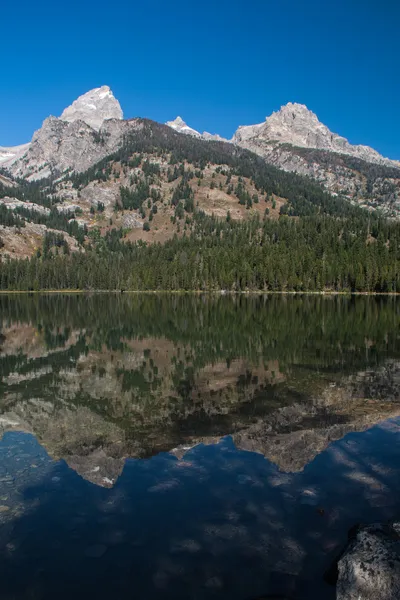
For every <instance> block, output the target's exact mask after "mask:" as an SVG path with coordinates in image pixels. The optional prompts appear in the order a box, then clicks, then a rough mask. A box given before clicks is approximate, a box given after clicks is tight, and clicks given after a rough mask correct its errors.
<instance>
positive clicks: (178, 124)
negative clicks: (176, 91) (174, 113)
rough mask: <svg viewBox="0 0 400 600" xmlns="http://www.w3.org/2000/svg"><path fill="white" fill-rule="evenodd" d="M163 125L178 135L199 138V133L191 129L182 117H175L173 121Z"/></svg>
mask: <svg viewBox="0 0 400 600" xmlns="http://www.w3.org/2000/svg"><path fill="white" fill-rule="evenodd" d="M165 124H166V125H168V127H172V129H175V131H177V132H178V133H185V134H187V135H193V136H194V137H201V133H199V132H198V131H196V130H195V129H192V127H189V125H187V124H186V123H185V121H184V120H183V119H182V117H176V119H175V120H174V121H167V122H166V123H165Z"/></svg>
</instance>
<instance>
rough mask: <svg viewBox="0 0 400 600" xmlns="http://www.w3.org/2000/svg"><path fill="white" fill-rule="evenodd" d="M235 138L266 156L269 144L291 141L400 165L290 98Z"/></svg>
mask: <svg viewBox="0 0 400 600" xmlns="http://www.w3.org/2000/svg"><path fill="white" fill-rule="evenodd" d="M232 141H233V142H234V143H235V144H238V145H241V146H244V147H246V148H248V149H250V150H253V151H254V152H257V153H258V154H261V155H262V156H264V154H265V149H266V148H267V146H268V147H269V148H270V147H271V146H272V145H275V146H276V145H280V144H290V145H291V146H297V147H300V148H316V149H317V150H327V151H329V152H337V153H339V154H349V155H352V156H356V157H357V158H360V159H363V160H366V161H368V162H375V163H380V164H386V165H388V166H398V165H397V164H396V162H395V161H390V160H389V159H387V158H384V157H383V156H381V155H380V154H379V153H378V152H377V151H376V150H374V149H373V148H370V147H369V146H362V145H353V144H350V142H349V141H348V140H347V139H346V138H344V137H343V136H341V135H338V134H337V133H333V132H332V131H330V129H329V128H328V127H327V126H326V125H324V124H323V123H321V121H319V119H318V117H317V115H316V114H315V113H313V112H312V111H311V110H309V109H308V108H307V106H305V105H304V104H298V103H297V102H288V103H287V104H285V105H284V106H282V107H281V108H280V109H279V110H278V111H276V112H273V113H272V114H271V115H270V116H269V117H266V119H265V121H264V122H263V123H259V124H257V125H246V126H241V127H239V128H238V129H237V131H236V133H235V134H234V136H233V138H232Z"/></svg>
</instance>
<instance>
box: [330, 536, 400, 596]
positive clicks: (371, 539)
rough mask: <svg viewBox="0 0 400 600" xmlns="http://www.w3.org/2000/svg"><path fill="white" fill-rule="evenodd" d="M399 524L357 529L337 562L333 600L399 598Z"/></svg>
mask: <svg viewBox="0 0 400 600" xmlns="http://www.w3.org/2000/svg"><path fill="white" fill-rule="evenodd" d="M398 527H399V525H398V524H396V525H395V526H391V525H386V524H374V525H369V526H366V527H362V528H360V529H359V530H358V531H357V533H356V535H355V537H354V539H353V540H352V541H351V542H350V544H349V546H348V548H347V549H346V550H345V552H344V554H343V555H342V557H341V558H340V559H339V562H338V581H337V595H336V598H337V600H398V599H399V598H400V537H399V534H398V533H397V531H396V528H397V530H398Z"/></svg>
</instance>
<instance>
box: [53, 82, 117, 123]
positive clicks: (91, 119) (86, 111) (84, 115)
mask: <svg viewBox="0 0 400 600" xmlns="http://www.w3.org/2000/svg"><path fill="white" fill-rule="evenodd" d="M122 117H123V114H122V109H121V106H120V103H119V102H118V100H117V99H116V98H114V96H113V93H112V91H111V90H110V88H109V87H108V85H103V86H102V87H99V88H95V89H94V90H90V91H89V92H87V93H86V94H83V95H82V96H79V98H77V99H76V100H75V101H74V102H73V103H72V104H71V106H68V107H67V108H66V109H65V110H64V111H63V113H62V115H61V117H60V119H61V120H62V121H68V122H69V123H74V122H75V121H83V122H84V123H87V125H90V127H93V129H96V130H97V131H98V130H99V129H100V127H101V126H102V124H103V123H104V121H105V120H106V119H122Z"/></svg>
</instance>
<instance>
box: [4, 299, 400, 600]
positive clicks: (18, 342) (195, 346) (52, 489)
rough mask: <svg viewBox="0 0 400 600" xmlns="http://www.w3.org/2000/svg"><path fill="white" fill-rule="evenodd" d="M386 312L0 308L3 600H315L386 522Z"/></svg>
mask: <svg viewBox="0 0 400 600" xmlns="http://www.w3.org/2000/svg"><path fill="white" fill-rule="evenodd" d="M399 308H400V303H399V302H398V301H397V300H396V299H395V298H350V299H347V298H322V297H309V296H304V297H288V298H287V297H280V296H273V297H244V296H238V297H232V298H231V297H223V298H221V297H215V298H213V297H197V296H196V297H194V296H155V295H144V296H141V295H93V296H87V297H85V296H81V295H79V296H75V295H71V296H68V295H60V296H58V295H57V296H36V295H35V296H32V297H29V296H0V315H1V322H0V327H1V329H0V375H1V380H0V432H2V433H4V435H3V438H2V441H1V443H0V523H1V529H0V532H1V533H0V546H1V548H2V550H0V552H1V555H0V556H1V566H0V573H1V575H2V577H1V579H2V582H6V583H5V587H4V586H3V583H2V586H3V590H4V597H5V598H10V599H11V598H13V599H14V598H18V599H19V598H21V599H22V598H24V599H25V598H26V599H27V598H45V599H47V598H49V599H50V598H54V595H56V596H57V597H58V598H64V597H65V598H70V597H71V595H74V596H76V597H78V598H88V597H92V596H93V597H96V598H103V597H104V598H106V597H107V598H110V597H114V598H123V599H124V598H134V597H135V598H146V599H148V598H153V597H154V598H168V599H169V598H174V599H179V598H182V599H183V598H196V599H203V598H204V599H206V598H221V599H222V598H223V599H225V598H230V599H231V598H237V599H239V598H243V599H246V598H253V597H256V596H257V595H265V594H272V593H286V594H289V595H291V596H293V597H295V598H302V597H304V598H312V597H316V598H317V597H318V594H323V597H326V598H329V597H330V596H329V595H330V594H331V595H332V594H333V596H334V590H331V589H329V588H325V584H324V583H323V581H322V573H323V571H324V569H325V568H326V566H327V565H328V564H329V561H330V560H331V559H332V557H333V556H334V555H335V553H337V551H338V550H339V549H340V548H341V546H342V545H343V543H344V541H345V539H346V532H347V529H348V528H349V527H350V526H352V525H354V524H355V523H357V522H360V521H362V520H375V519H383V518H392V517H395V516H398V512H399V511H398V498H399V496H398V494H399V492H400V481H399V475H398V472H397V469H396V463H397V464H398V459H399V453H400V450H399V444H398V441H399V431H400V430H399V424H400V418H399V417H400V404H399V388H400V366H399V365H400V362H399V353H400V338H399V320H400V310H399ZM21 432H23V433H21ZM357 432H358V433H357ZM31 434H33V436H34V437H33V436H32V435H31ZM22 574H23V575H22Z"/></svg>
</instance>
